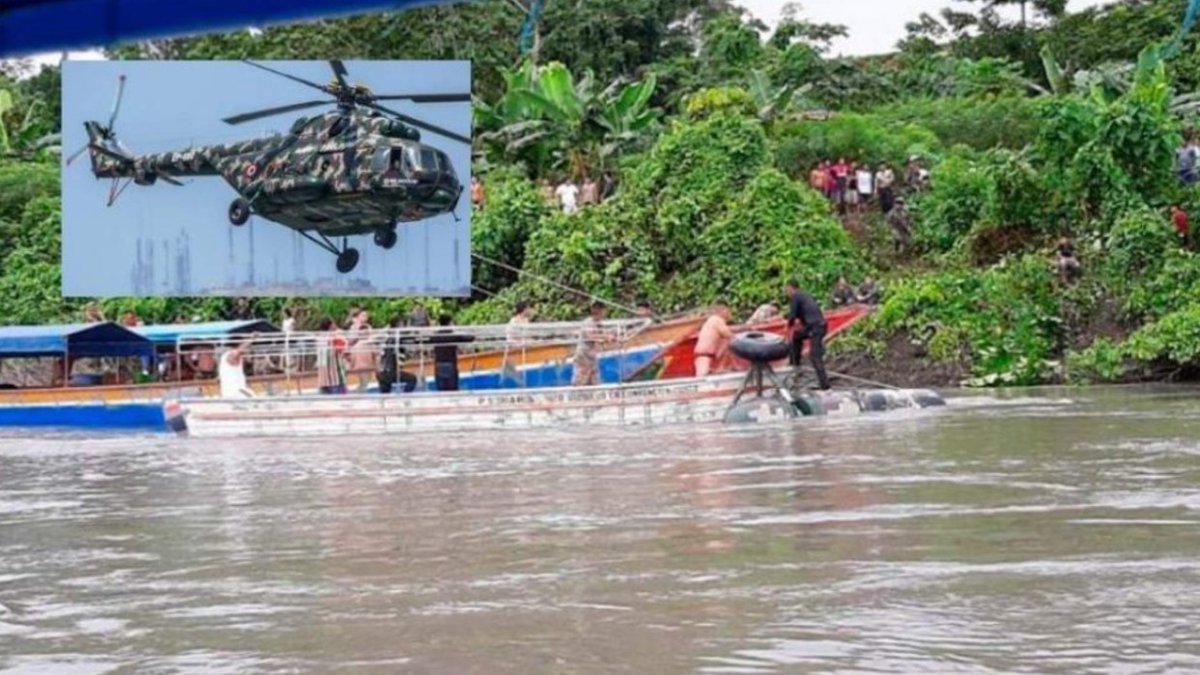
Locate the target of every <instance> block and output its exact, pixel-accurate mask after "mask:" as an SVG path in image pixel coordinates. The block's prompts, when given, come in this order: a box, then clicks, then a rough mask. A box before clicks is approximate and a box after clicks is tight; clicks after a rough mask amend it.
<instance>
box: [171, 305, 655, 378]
mask: <svg viewBox="0 0 1200 675" xmlns="http://www.w3.org/2000/svg"><path fill="white" fill-rule="evenodd" d="M652 325H653V321H651V320H650V319H614V320H605V321H601V322H599V323H598V324H596V326H595V327H594V329H593V328H588V325H587V324H585V323H584V322H578V321H576V322H557V323H551V322H538V323H532V322H531V323H509V324H492V325H475V326H430V327H400V328H381V329H358V330H351V329H338V330H330V331H293V332H286V333H260V334H254V335H246V334H227V335H217V336H211V337H197V336H181V337H179V338H178V339H177V340H176V345H175V357H176V358H177V359H184V358H189V357H193V356H196V355H199V354H202V353H204V352H208V353H209V354H211V355H212V357H213V358H214V359H217V358H220V355H221V354H222V353H224V351H225V350H227V349H231V348H236V347H241V348H244V349H245V358H246V360H247V361H248V362H249V363H250V367H251V370H252V372H253V373H255V374H273V375H276V376H278V375H283V376H284V379H285V385H286V386H287V387H288V388H289V389H290V388H291V386H290V381H291V379H292V378H296V377H300V376H304V375H309V374H312V373H315V372H316V370H317V368H316V362H317V358H318V355H319V354H320V353H321V352H322V351H324V350H330V349H333V350H335V351H337V352H339V353H341V354H344V355H345V356H346V357H347V358H348V359H349V360H350V361H351V363H352V364H353V363H354V362H355V355H356V354H365V355H369V358H367V359H365V360H366V361H368V362H371V363H378V358H379V356H380V355H381V354H382V353H383V351H384V350H385V349H388V348H391V349H394V350H395V351H396V352H397V353H400V354H403V356H404V360H405V363H406V366H407V367H408V369H410V370H415V371H417V375H418V378H419V379H420V380H422V381H423V380H424V379H425V377H427V376H430V375H431V373H432V370H433V368H432V366H433V360H434V350H436V349H437V348H439V347H447V346H453V347H455V348H457V351H458V358H459V362H460V363H462V362H463V361H464V360H465V361H466V362H467V363H468V364H471V363H473V362H474V361H473V360H472V356H480V357H484V356H487V355H491V356H494V357H496V359H492V361H495V360H497V359H498V360H499V361H500V362H501V363H502V365H501V368H504V367H512V368H513V369H514V370H519V369H520V367H521V366H523V365H529V364H532V363H535V362H537V360H538V359H539V358H540V357H541V355H542V354H543V353H544V352H542V351H541V350H542V348H545V347H556V346H557V347H562V346H574V345H578V344H579V343H581V342H583V341H584V340H586V341H588V342H591V343H594V344H595V345H596V347H597V350H598V351H604V352H606V353H614V352H615V353H617V354H618V358H620V356H621V355H622V354H623V353H624V352H625V350H626V349H627V348H628V345H629V342H630V341H631V340H633V339H634V338H636V337H637V336H639V335H640V334H642V333H643V332H644V331H646V329H647V328H648V327H650V326H652ZM585 331H586V332H587V333H588V335H586V336H585V335H584V333H585ZM560 351H561V350H560ZM573 351H574V350H573V349H572V350H568V353H573ZM350 370H351V372H354V371H355V370H356V369H354V368H353V367H352V368H351V369H350ZM360 372H361V371H360Z"/></svg>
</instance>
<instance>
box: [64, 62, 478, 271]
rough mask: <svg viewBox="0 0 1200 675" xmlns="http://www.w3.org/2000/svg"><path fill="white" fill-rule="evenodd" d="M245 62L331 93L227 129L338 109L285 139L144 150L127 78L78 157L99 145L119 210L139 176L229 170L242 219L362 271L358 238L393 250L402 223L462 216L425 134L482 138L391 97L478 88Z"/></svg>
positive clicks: (236, 215) (96, 162)
mask: <svg viewBox="0 0 1200 675" xmlns="http://www.w3.org/2000/svg"><path fill="white" fill-rule="evenodd" d="M245 63H247V64H248V65H251V66H253V67H255V68H261V69H262V70H265V71H267V72H270V73H274V74H275V75H279V76H281V77H285V78H287V79H289V80H292V81H294V82H297V83H299V84H303V85H305V86H307V87H311V88H313V89H317V90H319V91H320V92H322V93H324V94H326V95H327V97H328V98H320V99H316V100H311V101H304V102H301V103H293V104H290V105H283V106H278V107H274V108H266V109H263V110H257V111H254V112H249V113H244V114H241V115H235V116H233V117H228V118H225V119H224V120H222V121H224V122H226V123H227V124H233V125H236V124H241V123H243V122H248V121H251V120H256V119H260V118H264V117H269V116H272V115H280V114H283V113H288V112H294V111H297V110H303V109H306V108H314V107H317V106H324V105H331V104H333V105H336V106H337V107H336V108H335V109H334V110H332V111H330V112H327V113H323V114H319V115H314V116H312V117H300V118H299V119H297V120H296V121H295V122H293V123H292V125H291V128H290V129H289V130H288V131H287V132H286V133H283V134H276V135H274V136H267V137H262V138H256V139H251V140H246V141H240V142H233V143H224V144H217V145H205V146H196V147H189V148H187V149H184V150H178V151H171V152H161V153H153V154H144V155H137V154H134V153H132V152H130V151H129V150H128V149H127V148H126V147H125V146H124V145H123V144H122V143H121V142H120V141H119V140H118V139H117V137H116V134H115V132H114V131H113V127H114V124H115V122H116V118H117V113H118V112H119V111H120V107H121V98H122V96H123V94H124V91H125V76H124V75H122V76H120V78H119V80H118V85H117V95H116V99H115V101H114V103H113V107H112V112H111V114H110V115H109V119H108V123H107V124H102V123H100V122H95V121H88V122H84V129H85V130H86V131H87V137H88V142H87V145H85V146H84V147H83V148H81V149H80V150H79V151H78V152H76V153H75V154H74V155H72V156H71V157H70V158H68V159H67V163H68V164H70V163H71V162H72V161H74V160H75V159H77V158H78V157H79V156H80V155H81V154H82V153H83V152H85V151H86V152H88V154H89V156H90V158H91V164H92V173H93V174H95V176H96V177H97V178H99V179H103V178H111V179H112V180H113V183H112V187H111V188H110V190H109V199H108V205H109V206H112V204H113V203H114V202H115V201H116V199H117V197H119V196H120V194H121V192H123V191H124V190H125V188H126V187H128V186H129V184H130V183H131V182H132V183H135V184H137V185H154V184H155V183H156V182H157V181H159V180H161V181H163V182H165V183H170V184H172V185H178V186H182V185H183V183H182V182H181V181H180V180H179V178H181V177H185V176H220V177H221V178H223V179H225V181H226V182H227V183H229V185H230V186H231V187H232V188H233V189H234V191H236V192H237V197H236V198H235V199H234V200H233V201H232V203H230V205H229V221H230V223H232V224H233V225H234V226H241V225H244V224H245V223H246V222H247V221H248V220H249V218H250V216H251V215H258V216H261V217H262V218H265V219H266V220H270V221H272V222H275V223H279V224H281V225H284V226H286V227H289V228H291V229H293V230H295V231H296V232H298V233H299V234H300V235H301V236H303V237H305V238H306V239H308V240H309V241H311V242H312V243H314V244H316V245H317V246H319V247H320V248H322V249H324V250H326V251H328V252H330V253H331V254H333V255H335V256H336V257H337V264H336V267H337V270H338V271H339V272H341V273H342V274H346V273H349V272H350V271H352V270H353V269H354V268H355V267H356V266H357V265H358V260H359V252H358V250H357V249H355V248H353V247H351V246H350V245H349V239H348V238H349V237H351V236H356V235H365V234H372V235H373V236H374V242H375V244H376V245H377V246H379V247H381V248H384V249H391V248H392V247H393V246H395V245H396V241H397V239H398V235H397V233H396V229H397V227H398V225H399V223H409V222H415V221H420V220H425V219H428V218H432V217H435V216H438V215H441V214H445V213H451V214H453V213H454V211H455V209H456V207H457V206H458V203H459V200H460V198H461V197H462V192H463V184H462V182H461V181H460V180H459V178H458V176H457V175H456V173H455V171H454V167H453V165H452V164H451V162H450V158H449V157H448V156H447V155H446V153H445V152H443V151H442V150H440V149H438V148H437V147H434V146H432V145H428V144H425V143H423V142H422V141H421V132H420V131H418V129H421V130H425V131H427V132H430V133H432V134H435V135H437V136H440V137H442V138H445V139H448V140H450V141H454V142H457V143H465V144H467V145H468V146H469V145H470V143H471V139H470V138H468V137H466V136H463V135H460V134H457V133H455V132H453V131H450V130H449V129H445V128H442V127H439V126H436V125H433V124H430V123H428V122H425V121H422V120H420V119H417V118H415V117H411V116H409V115H405V114H404V113H401V112H398V111H396V110H392V109H389V108H386V107H384V106H383V105H380V103H379V102H380V101H387V100H407V101H411V102H414V103H451V102H466V101H470V100H471V96H470V94H469V93H447V94H388V95H377V94H374V93H373V92H371V90H370V89H368V88H367V87H365V86H363V85H358V84H355V85H351V84H349V83H348V82H347V80H346V76H347V74H348V73H347V71H346V67H345V65H344V64H343V63H342V62H341V61H339V60H331V61H330V62H329V64H330V67H331V68H332V69H333V75H334V77H333V80H332V81H330V82H329V83H328V84H324V85H322V84H317V83H316V82H312V81H309V80H306V79H303V78H300V77H296V76H294V75H290V74H288V73H285V72H282V71H279V70H276V69H274V68H270V67H268V66H265V65H263V64H261V63H255V62H253V61H245ZM338 238H340V239H341V242H340V244H339V243H338V242H337V241H336V240H337V239H338Z"/></svg>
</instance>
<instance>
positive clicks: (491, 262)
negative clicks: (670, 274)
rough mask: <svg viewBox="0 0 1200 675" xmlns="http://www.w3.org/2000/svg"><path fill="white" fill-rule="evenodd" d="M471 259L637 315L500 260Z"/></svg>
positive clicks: (630, 309)
mask: <svg viewBox="0 0 1200 675" xmlns="http://www.w3.org/2000/svg"><path fill="white" fill-rule="evenodd" d="M471 257H472V258H475V259H476V260H480V261H482V262H485V263H487V264H489V265H495V266H496V267H499V268H500V269H504V270H508V271H509V272H515V273H517V274H519V275H521V276H523V277H529V278H530V279H533V280H535V281H540V282H542V283H544V284H549V285H551V286H553V287H555V288H557V289H559V290H560V291H566V292H567V293H571V294H572V295H577V296H579V297H581V298H587V299H588V300H593V301H595V302H599V303H600V304H603V305H607V306H608V307H612V308H614V309H619V310H621V311H623V312H628V313H630V314H634V315H636V314H637V310H636V309H634V308H633V307H629V306H626V305H622V304H620V303H617V302H613V301H611V300H605V299H604V298H602V297H600V296H598V295H592V294H591V293H585V292H583V291H581V290H578V289H575V288H571V287H570V286H564V285H563V284H560V283H558V282H557V281H554V280H553V279H547V278H546V277H543V276H539V275H537V274H534V273H533V272H526V271H525V270H523V269H518V268H516V267H513V266H512V265H509V264H506V263H502V262H500V261H499V260H492V259H491V258H488V257H486V256H482V255H479V254H478V253H472V254H471Z"/></svg>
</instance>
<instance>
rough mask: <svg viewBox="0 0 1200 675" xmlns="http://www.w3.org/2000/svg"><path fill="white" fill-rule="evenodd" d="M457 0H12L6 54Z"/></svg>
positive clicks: (1, 13)
mask: <svg viewBox="0 0 1200 675" xmlns="http://www.w3.org/2000/svg"><path fill="white" fill-rule="evenodd" d="M454 1H455V0H257V1H256V2H243V1H242V0H204V1H203V2H180V1H179V0H175V1H174V2H171V1H167V0H4V2H0V57H13V56H25V55H28V54H34V53H38V52H59V51H63V50H66V49H86V48H89V47H105V46H110V45H116V44H120V43H123V42H133V41H137V40H148V39H156V38H163V37H176V36H181V35H197V34H202V33H214V32H219V31H226V30H236V29H238V28H245V27H247V26H254V27H257V28H262V27H266V26H270V25H273V24H280V23H289V22H294V21H306V20H312V19H320V18H327V17H336V16H343V15H350V14H364V13H367V12H382V11H396V10H403V9H409V8H411V7H417V6H422V5H438V4H450V3H451V2H454Z"/></svg>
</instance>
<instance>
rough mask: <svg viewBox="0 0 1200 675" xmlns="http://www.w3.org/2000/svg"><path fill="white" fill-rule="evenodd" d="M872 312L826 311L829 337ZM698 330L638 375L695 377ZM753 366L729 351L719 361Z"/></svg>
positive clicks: (773, 327)
mask: <svg viewBox="0 0 1200 675" xmlns="http://www.w3.org/2000/svg"><path fill="white" fill-rule="evenodd" d="M870 314H871V308H870V307H868V306H867V305H851V306H849V307H846V308H843V309H838V310H834V311H831V312H828V313H826V315H825V321H826V323H827V329H826V337H825V339H826V340H832V339H834V338H836V337H837V336H838V335H840V334H842V333H843V332H844V331H846V330H847V329H849V328H850V327H852V326H854V325H855V324H856V323H858V322H859V321H861V320H863V319H865V318H866V317H867V316H869V315H870ZM738 329H739V330H754V331H758V332H762V333H771V334H773V335H782V336H786V334H787V330H788V326H787V321H786V320H784V319H782V318H779V319H774V320H772V321H770V322H767V323H763V324H759V325H755V326H739V327H738ZM697 338H698V334H697V333H690V334H688V335H686V336H684V337H682V338H680V339H679V340H677V341H675V342H674V343H672V344H671V345H670V346H668V347H667V348H666V349H665V350H663V353H662V355H661V356H660V357H659V358H658V359H656V360H655V361H654V362H653V363H651V364H648V365H647V367H646V368H644V369H642V371H641V372H640V373H638V376H639V377H640V376H642V375H645V376H646V377H647V379H658V380H673V379H679V378H686V377H695V375H696V367H695V360H696V341H697ZM807 351H808V344H807V343H805V352H806V353H807ZM773 365H774V366H775V367H777V368H778V367H782V366H783V365H785V363H776V364H773ZM749 367H750V364H749V363H748V362H747V361H745V360H743V359H739V358H737V357H736V356H734V355H733V354H729V355H728V356H727V357H726V359H725V360H724V362H723V363H720V364H718V368H717V369H718V370H719V371H745V370H747V369H748V368H749Z"/></svg>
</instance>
